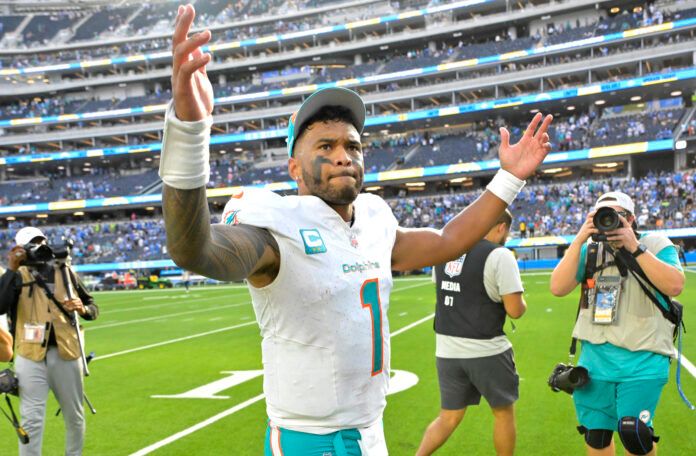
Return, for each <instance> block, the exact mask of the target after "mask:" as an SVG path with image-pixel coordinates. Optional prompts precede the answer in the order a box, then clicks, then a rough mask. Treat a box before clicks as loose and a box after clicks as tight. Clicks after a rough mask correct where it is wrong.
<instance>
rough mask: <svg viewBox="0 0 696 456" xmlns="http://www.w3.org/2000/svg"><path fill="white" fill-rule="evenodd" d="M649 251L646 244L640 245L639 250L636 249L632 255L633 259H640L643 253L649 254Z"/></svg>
mask: <svg viewBox="0 0 696 456" xmlns="http://www.w3.org/2000/svg"><path fill="white" fill-rule="evenodd" d="M647 250H648V248H647V247H646V246H645V244H638V248H637V249H636V251H635V252H633V253H632V255H633V258H638V257H639V256H641V255H642V254H643V253H645V252H647Z"/></svg>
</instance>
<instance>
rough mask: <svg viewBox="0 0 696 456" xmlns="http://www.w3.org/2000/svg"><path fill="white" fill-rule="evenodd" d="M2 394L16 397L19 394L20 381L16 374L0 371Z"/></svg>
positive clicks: (0, 389) (8, 370) (9, 371)
mask: <svg viewBox="0 0 696 456" xmlns="http://www.w3.org/2000/svg"><path fill="white" fill-rule="evenodd" d="M0 393H5V394H13V395H15V396H17V395H18V394H19V381H18V380H17V376H16V375H15V373H14V372H12V370H10V369H5V370H4V371H0Z"/></svg>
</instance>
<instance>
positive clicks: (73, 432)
mask: <svg viewBox="0 0 696 456" xmlns="http://www.w3.org/2000/svg"><path fill="white" fill-rule="evenodd" d="M15 242H16V244H17V245H16V246H15V247H13V248H12V250H11V251H10V253H9V258H8V269H7V271H6V272H5V273H4V274H3V275H2V276H1V277H0V314H8V318H9V321H10V329H11V332H12V333H13V334H14V336H15V371H16V374H17V378H18V380H19V385H20V386H19V398H20V412H21V417H22V426H23V427H24V429H25V430H26V431H27V433H28V434H29V439H30V441H29V443H28V444H25V445H20V446H19V454H20V456H29V455H32V456H33V455H36V456H38V455H40V454H41V444H42V438H43V427H44V419H45V415H46V402H47V399H48V390H49V389H50V390H51V391H53V394H54V395H55V397H56V399H57V400H58V402H59V403H60V406H61V409H62V411H63V419H64V422H65V428H66V442H65V454H66V455H80V454H82V447H83V443H84V434H85V419H84V412H83V405H82V398H83V365H82V362H81V359H80V358H81V354H82V353H83V352H84V347H81V337H78V329H76V326H79V322H77V321H75V312H76V313H77V314H79V315H80V317H82V318H84V319H86V320H94V319H95V318H97V316H98V315H99V309H98V307H97V306H96V304H95V303H94V299H93V298H92V297H91V296H90V295H89V293H88V292H87V290H86V288H85V287H84V286H83V285H82V283H81V282H80V280H79V279H78V277H77V275H76V274H75V273H74V272H73V271H72V270H71V269H70V267H69V266H67V265H66V263H65V262H64V261H60V260H58V259H56V258H59V257H60V256H64V257H67V253H63V255H60V256H59V254H58V251H57V250H56V251H53V250H52V249H50V247H48V245H47V242H46V236H44V234H43V233H42V232H41V230H39V229H38V228H34V227H25V228H22V229H21V230H19V231H18V232H17V234H16V236H15ZM63 268H65V269H63ZM66 272H67V275H65V273H66ZM73 290H74V293H73ZM69 296H75V297H74V298H72V299H70V298H69Z"/></svg>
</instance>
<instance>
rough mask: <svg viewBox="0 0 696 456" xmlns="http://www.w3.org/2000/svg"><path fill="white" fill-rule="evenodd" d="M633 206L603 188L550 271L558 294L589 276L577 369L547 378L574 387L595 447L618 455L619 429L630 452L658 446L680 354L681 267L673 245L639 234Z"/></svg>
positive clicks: (591, 449)
mask: <svg viewBox="0 0 696 456" xmlns="http://www.w3.org/2000/svg"><path fill="white" fill-rule="evenodd" d="M634 214H635V208H634V204H633V201H632V200H631V198H630V197H629V196H628V195H626V194H624V193H621V192H610V193H606V194H604V195H602V196H601V197H600V198H599V199H598V200H597V203H596V205H595V212H592V213H590V214H589V215H588V217H587V219H586V221H585V223H584V224H583V226H582V228H581V229H580V232H579V233H578V234H577V236H576V237H575V239H574V240H573V242H572V243H571V245H570V247H569V248H568V250H567V251H566V254H565V256H564V257H563V259H562V260H561V261H560V263H559V264H558V266H557V267H556V269H555V270H554V271H553V273H552V275H551V284H550V286H551V292H552V293H553V294H554V295H555V296H565V295H567V294H568V293H570V292H571V291H573V290H574V289H575V287H576V286H577V285H578V283H581V284H582V294H581V301H580V304H579V309H578V317H577V321H576V323H575V328H574V330H573V337H574V339H577V340H580V341H581V344H582V346H581V347H582V348H581V354H580V359H579V360H578V366H580V367H579V368H574V369H567V368H564V367H561V366H559V367H560V369H559V367H557V368H556V370H555V371H554V374H553V375H552V377H551V379H550V380H549V384H550V385H551V386H552V388H554V390H558V389H563V390H565V391H566V392H572V395H573V401H574V403H575V409H576V414H577V417H578V421H579V422H580V426H579V427H578V431H579V432H580V433H581V434H583V435H584V438H585V442H586V446H587V454H589V455H613V454H614V440H613V434H614V432H618V434H619V437H620V438H621V441H622V443H623V445H624V448H625V449H626V452H627V454H634V455H645V454H651V455H652V454H655V451H656V446H655V442H656V441H657V437H656V436H655V435H654V431H653V427H652V423H653V417H654V414H655V408H656V407H657V403H658V401H659V398H660V394H661V393H662V389H663V387H664V385H665V384H666V383H667V379H668V376H669V363H670V357H671V356H673V355H674V346H673V334H674V330H675V322H676V321H677V319H676V318H672V314H671V312H670V310H673V309H674V307H675V306H676V304H674V303H671V301H670V299H669V297H672V296H677V295H679V294H680V293H681V291H682V289H683V287H684V282H685V278H684V273H683V271H682V269H681V266H680V264H679V258H678V253H677V249H676V248H675V246H674V244H672V242H671V241H670V240H669V239H668V238H667V237H666V236H664V235H662V234H659V233H650V234H643V235H639V234H638V233H637V232H636V231H635V228H636V224H635V216H634ZM590 238H592V240H593V242H591V243H588V242H587V241H588V239H590ZM639 277H640V279H639ZM658 305H659V306H661V308H658ZM670 320H672V321H670ZM573 351H574V343H573V347H572V348H571V354H572V353H573ZM564 371H565V372H564ZM559 374H560V375H559ZM587 374H589V379H588V375H587ZM574 382H575V383H574ZM583 383H586V384H584V385H583ZM573 384H574V386H576V388H575V390H574V391H573V388H572V386H573Z"/></svg>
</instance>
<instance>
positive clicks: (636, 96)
mask: <svg viewBox="0 0 696 456" xmlns="http://www.w3.org/2000/svg"><path fill="white" fill-rule="evenodd" d="M641 98H643V97H641V96H640V95H633V96H632V97H631V101H640V99H641Z"/></svg>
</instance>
